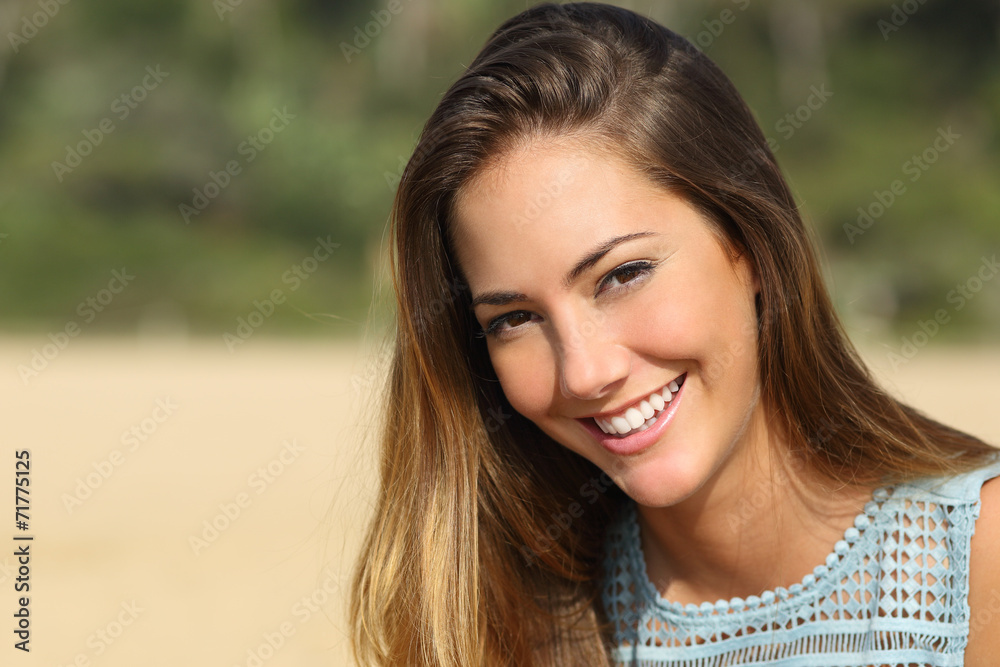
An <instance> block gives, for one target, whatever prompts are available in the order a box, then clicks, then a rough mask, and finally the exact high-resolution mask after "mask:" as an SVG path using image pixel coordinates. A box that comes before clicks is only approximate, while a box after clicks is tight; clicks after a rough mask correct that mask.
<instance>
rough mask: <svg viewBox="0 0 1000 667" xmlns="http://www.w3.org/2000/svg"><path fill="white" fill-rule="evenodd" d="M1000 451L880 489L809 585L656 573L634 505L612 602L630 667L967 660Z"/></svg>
mask: <svg viewBox="0 0 1000 667" xmlns="http://www.w3.org/2000/svg"><path fill="white" fill-rule="evenodd" d="M997 475H1000V459H998V460H995V461H994V462H992V463H990V464H989V465H987V466H984V467H982V468H979V469H976V470H974V471H972V472H968V473H963V474H961V475H957V476H952V477H942V478H928V479H921V480H918V481H914V482H909V483H906V484H901V485H898V486H895V487H891V488H882V489H878V490H877V491H875V492H874V494H873V497H872V500H871V501H870V502H869V503H867V504H866V505H865V508H864V512H862V513H861V514H859V515H858V517H857V518H856V519H855V521H854V526H853V527H851V528H848V529H847V531H846V532H845V533H844V538H843V539H842V540H840V541H839V542H837V544H836V545H835V546H834V548H833V551H832V552H831V553H830V555H829V556H827V558H826V563H824V564H821V565H819V566H818V567H816V569H815V570H813V573H812V574H809V575H807V576H806V577H805V578H804V579H803V580H802V583H799V584H794V585H793V586H790V587H788V588H787V589H786V588H777V589H775V590H773V591H765V592H764V593H762V594H760V595H759V596H758V595H751V596H750V597H748V598H747V599H746V600H743V599H741V598H733V599H732V600H719V601H718V602H714V603H712V602H705V603H702V604H701V605H694V604H688V605H681V604H678V603H674V602H669V601H667V600H665V599H664V598H663V597H661V596H660V594H659V593H658V592H657V590H656V588H655V587H654V586H653V584H652V583H650V581H649V578H648V576H647V575H646V564H645V560H644V558H643V555H642V549H641V546H640V542H639V525H638V523H637V521H636V508H635V504H634V503H631V502H630V503H628V504H627V505H626V507H625V508H624V511H623V512H622V514H621V515H620V516H619V518H618V519H617V520H616V521H615V522H614V523H613V524H612V525H611V526H610V528H609V532H608V537H607V542H606V551H605V560H604V574H605V580H604V589H603V603H604V608H605V611H606V613H607V615H608V618H609V619H610V621H611V623H612V624H613V628H614V647H615V648H614V649H613V652H612V656H613V658H614V660H615V663H616V664H619V665H640V666H645V667H666V666H667V665H670V666H671V667H710V666H712V667H714V666H722V665H772V666H779V665H780V666H787V667H858V666H859V665H897V664H901V665H910V664H919V665H927V666H930V667H946V666H953V665H962V663H963V659H964V655H965V647H966V644H967V643H968V637H969V604H968V592H969V544H970V539H971V537H972V533H973V530H974V529H975V520H976V518H977V517H978V516H979V493H980V488H981V487H982V485H983V482H985V481H986V480H988V479H991V478H993V477H996V476H997Z"/></svg>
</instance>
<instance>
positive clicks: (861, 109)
mask: <svg viewBox="0 0 1000 667" xmlns="http://www.w3.org/2000/svg"><path fill="white" fill-rule="evenodd" d="M389 4H390V3H389V2H375V3H371V2H361V1H358V0H352V1H344V0H341V1H336V2H334V1H330V2H321V1H320V0H296V1H288V2H277V1H276V0H215V1H214V2H209V1H208V0H200V1H197V2H196V1H194V0H143V2H129V1H126V0H89V1H87V2H84V1H83V0H71V1H69V2H67V3H66V4H64V5H60V4H59V3H58V2H57V1H56V0H18V1H17V2H8V3H6V4H5V5H3V9H0V12H2V13H0V25H2V26H3V35H4V40H3V43H2V45H0V50H2V55H0V212H2V213H0V280H2V283H3V285H4V289H2V290H0V313H2V320H0V326H2V327H3V328H4V329H5V330H7V331H9V332H10V331H13V332H17V331H31V332H45V331H55V330H60V329H62V328H63V326H64V325H65V324H66V322H67V321H70V320H77V321H79V320H80V316H79V314H78V310H77V308H78V304H80V303H81V302H84V301H85V299H87V298H88V297H93V296H94V295H95V294H98V293H99V292H100V290H101V289H102V288H104V287H105V286H106V285H107V283H108V281H109V279H110V275H111V271H112V270H113V269H116V268H118V269H120V268H121V267H127V269H128V270H129V271H130V272H132V273H134V274H135V275H136V278H135V280H134V281H133V282H132V283H131V284H130V285H129V286H128V287H127V289H125V290H123V291H122V292H121V293H120V294H116V295H114V299H113V301H112V302H111V303H109V304H108V305H107V306H106V307H104V308H103V309H102V311H101V312H100V314H99V316H98V317H96V318H95V319H94V321H93V323H92V324H88V325H87V326H88V327H90V328H92V329H93V330H94V331H116V332H133V331H136V330H139V331H149V330H183V331H189V332H193V333H200V334H211V335H217V334H221V333H222V332H223V331H233V330H234V329H235V328H236V323H237V318H239V317H244V318H246V317H247V315H248V314H249V313H251V312H253V311H254V309H255V306H254V301H255V300H257V301H258V303H259V302H260V301H261V300H263V299H266V298H267V297H268V295H269V294H271V293H273V291H274V290H275V289H279V290H282V294H283V295H284V296H285V297H287V301H286V302H285V303H284V304H281V305H278V306H277V307H276V308H275V310H274V312H273V314H271V315H270V316H269V317H267V318H266V323H265V324H264V325H262V326H261V327H260V328H261V330H262V331H266V332H267V333H288V332H295V333H319V334H323V335H330V334H355V333H358V332H360V331H361V330H362V329H363V328H364V324H365V322H366V321H367V320H368V318H369V314H370V313H369V311H370V305H371V304H372V302H373V295H374V294H376V293H379V294H381V297H380V298H379V299H378V302H379V304H380V305H377V306H376V307H375V308H374V312H375V313H376V314H377V315H379V314H380V315H384V314H385V313H386V309H387V307H386V305H385V304H386V303H390V302H391V296H389V295H387V294H386V286H385V285H384V281H385V276H384V269H383V268H382V267H383V264H384V240H385V232H386V220H387V216H388V212H389V208H390V205H391V201H392V195H393V186H394V184H395V181H396V177H397V175H398V173H399V171H400V170H401V166H402V164H404V163H405V160H406V159H407V157H408V155H409V154H410V152H411V151H412V149H413V146H414V144H415V141H416V138H417V135H418V133H419V131H420V128H421V127H422V125H423V123H424V121H425V120H426V118H427V117H428V115H429V114H430V112H431V111H432V109H433V107H434V105H435V103H436V101H437V100H438V99H439V98H440V95H441V94H442V93H443V92H444V90H445V89H446V88H447V86H448V85H449V84H450V82H451V81H453V80H454V78H455V77H456V76H457V75H458V74H459V72H461V70H462V68H463V66H464V64H467V63H468V62H470V61H471V60H472V58H473V57H474V55H475V53H476V52H477V50H478V49H479V48H480V46H481V45H482V43H483V42H484V40H485V39H486V37H487V36H488V35H489V33H490V32H491V31H492V30H493V29H494V28H495V27H496V26H497V25H499V24H500V22H501V21H503V20H504V19H505V18H507V17H509V16H511V15H513V14H515V13H516V12H517V11H519V10H520V9H523V8H524V6H525V3H524V2H523V1H521V2H513V1H512V0H501V1H497V0H494V1H492V2H488V1H487V0H476V1H470V0H435V1H430V0H400V3H399V8H400V11H399V12H398V13H389V12H388V10H387V8H388V7H389ZM618 4H621V5H623V6H628V7H629V8H631V9H634V10H636V11H639V12H641V13H644V14H648V15H650V16H652V17H653V18H655V19H657V20H659V21H661V22H662V23H664V24H665V25H667V26H668V27H671V28H672V29H674V30H676V31H677V32H680V33H681V34H684V35H685V36H687V37H689V38H690V39H692V40H693V41H695V42H696V43H697V44H699V45H700V46H701V47H702V48H703V49H704V50H705V51H706V52H707V53H708V54H709V55H710V56H711V57H712V58H713V59H715V60H716V61H717V62H718V63H719V64H720V65H721V66H722V68H723V69H724V70H725V71H726V72H727V73H728V74H729V75H730V76H731V78H732V79H733V80H734V82H735V83H736V85H737V87H738V88H739V89H740V90H741V91H742V92H743V94H744V96H745V97H746V98H747V100H748V102H749V103H750V105H751V107H752V108H753V109H754V112H755V113H756V115H757V117H758V119H759V121H760V123H761V125H762V127H763V128H764V131H765V133H766V134H768V135H769V136H771V137H772V138H773V139H774V140H775V144H776V145H777V148H778V153H777V155H778V158H779V160H780V161H781V163H782V165H783V167H784V168H785V170H786V174H787V175H788V177H789V180H790V182H791V183H792V185H793V189H794V191H795V193H796V196H797V197H798V198H799V200H800V201H801V204H802V208H803V212H804V214H805V216H806V218H807V219H808V220H809V221H810V224H812V225H813V226H814V228H815V229H816V234H817V239H818V241H819V242H820V246H821V248H822V252H823V254H824V256H825V259H826V261H827V263H828V267H829V270H830V274H829V280H830V285H831V289H832V291H833V293H834V296H835V299H836V301H837V304H838V308H839V309H840V311H841V313H842V314H843V315H844V317H845V319H846V321H847V322H848V323H849V327H850V328H851V333H852V335H854V336H856V337H867V336H883V335H888V334H895V335H899V334H904V335H905V334H906V333H908V332H912V331H913V330H914V329H915V328H916V323H917V322H918V321H919V320H920V319H922V318H923V319H926V318H928V317H931V316H933V313H934V311H935V310H937V309H940V308H946V309H950V311H954V312H952V314H953V315H954V318H953V320H954V322H955V324H954V325H953V326H949V327H947V328H946V329H945V330H943V332H942V337H946V336H947V337H965V338H968V337H974V338H983V337H990V336H995V332H996V331H997V329H998V327H1000V279H998V280H995V281H991V282H990V281H987V282H984V283H983V286H982V289H981V291H979V292H977V293H976V294H975V298H973V299H970V300H968V302H967V307H964V308H962V309H961V312H958V311H957V309H955V307H954V305H953V304H950V303H949V302H948V301H947V295H948V293H949V290H952V289H954V288H955V287H956V285H958V284H963V283H965V282H966V281H967V279H969V278H970V277H971V276H974V275H975V274H976V272H977V270H979V267H980V265H981V262H982V258H983V257H984V256H985V257H991V256H992V255H993V254H994V253H997V252H998V251H1000V136H998V120H1000V57H998V56H1000V47H998V36H1000V7H998V5H997V4H996V3H995V2H992V1H990V0H948V2H945V1H944V0H926V1H924V2H921V1H919V0H906V1H905V2H896V3H895V4H892V3H887V2H874V1H869V0H848V1H834V0H816V1H814V2H795V1H793V0H785V1H778V2H764V1H762V0H753V1H751V0H720V1H718V2H697V3H696V2H680V1H677V2H659V1H652V2H649V1H647V2H621V3H618ZM53 8H57V9H56V10H53ZM373 12H374V13H373ZM40 13H42V14H40ZM41 16H44V20H43V18H40V17H41ZM387 17H388V18H387ZM29 24H30V25H31V26H35V30H34V31H33V32H32V30H31V28H30V27H29ZM38 24H40V26H39V25H38ZM366 30H367V31H368V33H369V34H368V35H366V34H365V31H366ZM29 34H31V35H32V36H30V38H29V37H26V35H29ZM157 67H159V68H160V71H162V72H164V73H168V74H165V75H164V76H162V77H161V80H159V81H158V82H157V83H155V85H153V86H152V87H150V86H149V84H150V83H151V82H153V81H154V79H152V78H150V77H149V71H150V70H147V68H151V70H152V71H156V68H157ZM144 81H145V84H146V87H145V88H144V89H141V90H138V91H137V90H136V87H137V86H139V87H140V88H142V87H143V85H144ZM824 86H825V88H823V87H824ZM817 90H825V91H828V92H830V93H832V95H829V99H827V100H825V101H823V102H822V103H818V100H819V98H817V97H815V96H814V97H813V98H812V100H811V102H810V95H813V93H814V92H815V91H817ZM123 95H127V96H129V97H128V98H123V97H122V96H123ZM140 97H141V98H142V99H141V101H138V100H139V98H140ZM810 103H812V104H813V106H814V107H815V108H810V106H809V105H810ZM275 110H277V111H278V112H282V113H287V114H288V115H289V116H294V118H292V119H291V120H289V121H288V122H287V126H286V127H284V128H283V129H281V131H280V132H274V131H273V130H272V132H271V133H270V134H269V133H268V132H267V131H266V130H265V128H268V124H269V122H271V120H272V118H273V116H274V114H275ZM283 110H286V111H283ZM789 114H790V116H789ZM102 122H104V125H103V126H102ZM108 123H110V125H108ZM102 127H104V128H108V127H113V131H111V132H104V131H102V130H101V128H102ZM949 127H950V128H952V131H953V132H954V133H956V134H958V135H959V138H958V139H957V140H955V141H954V142H953V145H950V146H949V147H948V149H947V150H946V151H941V152H939V154H938V155H937V156H936V161H935V162H934V164H932V165H929V168H928V169H926V171H923V170H921V171H920V176H919V178H918V179H917V180H912V181H911V180H910V178H911V176H910V175H909V172H907V171H904V170H905V165H906V163H907V161H909V160H911V158H912V156H913V155H920V154H922V153H923V152H924V151H925V150H926V149H928V148H930V147H932V146H933V145H934V144H933V142H934V140H935V137H937V136H938V132H939V130H941V129H946V128H949ZM98 138H99V139H100V141H99V142H98V141H97V139H98ZM251 138H256V143H257V144H258V145H259V146H260V150H257V149H254V151H253V153H254V158H253V160H252V161H251V160H249V151H248V150H244V149H245V147H246V145H247V144H246V143H245V142H248V141H251ZM265 139H268V140H269V143H266V144H265V142H264V140H265ZM81 143H83V144H84V145H83V146H82V149H81ZM87 143H90V144H93V145H92V146H91V149H90V151H88V154H87V155H82V153H83V151H84V150H87V145H86V144H87ZM251 145H252V143H251ZM241 147H242V148H241ZM77 149H80V150H77ZM73 151H76V152H77V153H78V154H80V155H79V163H78V166H76V167H72V168H69V169H68V170H67V169H66V168H60V167H54V165H53V163H55V162H59V163H62V164H63V165H66V167H69V166H70V165H71V164H72V163H74V162H75V160H73V159H72V157H71V156H68V153H71V152H73ZM233 161H235V162H233ZM231 164H236V166H237V167H238V173H236V174H235V175H233V174H228V178H227V177H226V176H227V174H226V173H225V171H226V168H227V165H231ZM233 171H237V170H235V169H234V170H233ZM213 173H214V174H215V182H216V183H221V184H224V186H225V187H218V188H213V187H212V183H213V176H212V174H213ZM897 179H899V180H902V181H903V183H904V184H905V193H904V194H902V195H900V196H898V197H896V198H895V201H894V202H893V204H892V205H891V206H888V207H887V208H886V209H885V210H884V212H883V214H881V215H880V216H879V217H878V218H877V219H874V223H873V224H871V226H870V227H869V228H867V229H865V230H864V231H863V234H861V235H854V236H852V235H851V233H849V230H848V231H845V225H851V224H853V225H857V221H858V216H859V212H858V208H859V207H861V208H862V209H869V208H870V207H871V205H872V203H873V202H875V201H877V200H878V194H877V193H881V192H884V191H887V190H890V189H891V184H892V182H893V181H894V180H897ZM196 191H197V192H196ZM198 192H200V193H201V195H202V196H203V197H204V199H202V200H199V199H198V194H197V193H198ZM212 193H214V196H209V195H211V194H212ZM200 203H206V204H207V205H206V206H204V209H203V210H200V211H198V207H197V206H196V204H200ZM182 205H187V206H191V207H192V209H187V210H188V215H187V216H185V215H183V214H182V209H181V206H182ZM192 210H194V211H197V213H196V214H193V213H191V211H192ZM874 210H876V211H877V207H876V208H875V209H874ZM185 217H187V219H185ZM318 238H321V239H327V238H329V240H330V241H332V242H333V243H337V244H339V247H338V248H337V250H336V251H335V252H334V253H333V255H332V256H331V257H330V258H329V259H327V260H325V261H321V262H318V263H317V265H316V266H315V270H314V271H313V272H311V273H308V274H307V275H308V278H307V279H303V280H300V281H299V283H298V287H297V288H296V289H292V283H290V282H289V281H287V280H285V279H284V278H283V277H284V276H285V275H286V272H287V271H289V270H290V269H291V268H292V267H294V266H301V265H302V262H303V260H304V259H305V258H307V257H309V256H311V254H312V253H313V250H314V248H315V247H316V246H317V239H318ZM380 289H381V291H379V290H380Z"/></svg>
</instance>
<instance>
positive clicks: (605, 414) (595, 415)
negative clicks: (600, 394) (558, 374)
mask: <svg viewBox="0 0 1000 667" xmlns="http://www.w3.org/2000/svg"><path fill="white" fill-rule="evenodd" d="M683 375H684V374H683V373H681V374H680V375H678V376H677V377H675V378H672V379H670V380H667V381H666V382H664V383H663V384H661V385H660V386H659V387H657V388H656V389H653V390H652V391H647V392H646V393H645V394H642V395H641V396H640V397H639V398H636V399H634V400H633V401H631V402H629V403H623V404H622V405H621V407H619V408H616V409H614V410H604V411H602V412H592V413H590V414H586V415H582V416H580V417H577V419H611V418H612V417H617V416H619V415H621V414H622V413H623V412H625V411H626V410H628V409H629V408H634V407H636V406H638V405H639V404H640V403H642V402H643V401H645V400H646V399H647V398H649V395H650V394H655V393H657V392H661V391H663V388H664V387H666V386H667V385H668V384H670V383H671V382H673V381H674V380H679V379H680V378H681V376H683Z"/></svg>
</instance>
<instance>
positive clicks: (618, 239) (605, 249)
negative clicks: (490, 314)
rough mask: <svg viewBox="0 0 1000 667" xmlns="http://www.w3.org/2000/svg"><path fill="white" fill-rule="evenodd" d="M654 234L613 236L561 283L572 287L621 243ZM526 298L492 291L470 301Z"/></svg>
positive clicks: (498, 302) (493, 302)
mask: <svg viewBox="0 0 1000 667" xmlns="http://www.w3.org/2000/svg"><path fill="white" fill-rule="evenodd" d="M654 235H655V232H634V233H632V234H623V235H621V236H615V237H613V238H610V239H608V240H607V241H604V242H603V243H601V244H600V245H598V246H597V247H596V248H594V250H593V251H591V252H589V253H587V255H585V256H584V257H583V258H582V259H580V261H579V262H577V263H576V264H575V265H574V266H573V268H572V269H570V270H569V273H567V274H566V277H565V278H563V283H564V284H565V285H566V286H569V285H572V284H573V282H574V281H575V280H576V279H577V278H579V277H580V274H582V273H583V272H584V271H586V270H587V269H589V268H591V267H593V266H594V265H595V264H597V263H598V262H599V261H601V258H603V257H604V256H605V255H607V254H608V253H609V252H611V251H612V250H614V249H615V248H617V247H618V246H620V245H621V244H622V243H627V242H629V241H634V240H635V239H641V238H644V237H646V236H654ZM527 300H528V296H527V295H526V294H523V293H521V292H505V291H494V292H484V293H482V294H480V295H479V296H477V297H475V298H474V299H473V300H472V305H471V306H470V307H471V308H475V307H476V306H479V305H486V306H506V305H507V304H509V303H515V302H517V301H527Z"/></svg>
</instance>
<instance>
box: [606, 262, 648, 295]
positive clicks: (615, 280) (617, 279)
mask: <svg viewBox="0 0 1000 667" xmlns="http://www.w3.org/2000/svg"><path fill="white" fill-rule="evenodd" d="M653 267H654V265H653V264H652V263H651V262H645V261H640V262H631V263H629V264H623V265H622V266H619V267H618V268H617V269H615V270H614V271H612V272H611V273H609V274H608V275H607V276H606V277H605V278H604V280H602V281H601V285H600V288H599V290H598V291H600V292H603V291H605V290H608V289H615V288H616V287H624V286H626V285H629V283H632V282H634V281H636V280H639V279H641V278H644V277H646V276H647V275H649V274H650V273H651V272H652V270H653Z"/></svg>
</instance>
